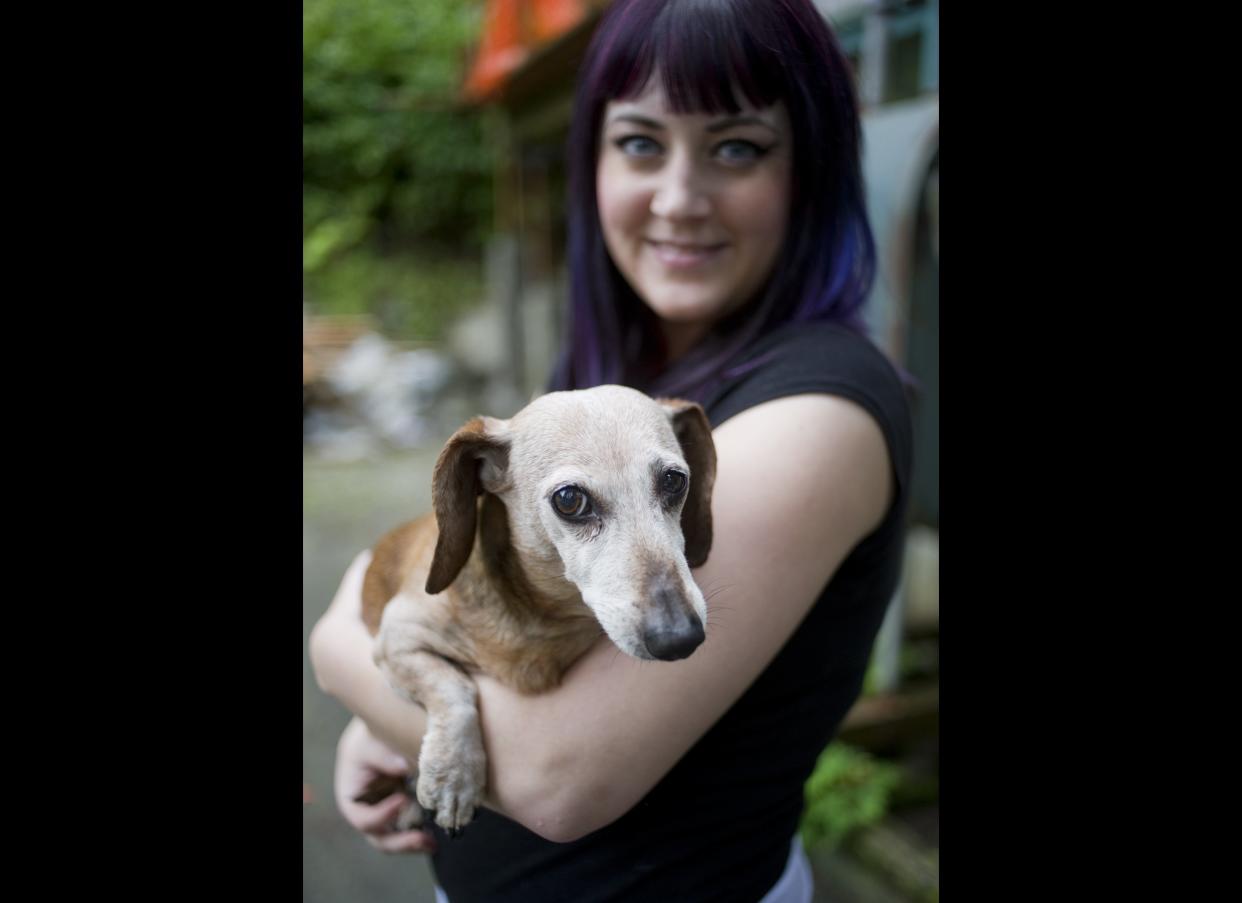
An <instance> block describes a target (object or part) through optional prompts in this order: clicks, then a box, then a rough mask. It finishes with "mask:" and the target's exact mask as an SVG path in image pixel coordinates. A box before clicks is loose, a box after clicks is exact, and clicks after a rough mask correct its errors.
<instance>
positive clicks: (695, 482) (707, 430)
mask: <svg viewBox="0 0 1242 903" xmlns="http://www.w3.org/2000/svg"><path fill="white" fill-rule="evenodd" d="M656 401H658V402H659V403H660V405H661V406H662V407H663V408H664V410H665V411H666V412H667V413H668V417H669V421H670V422H671V423H672V425H673V433H674V435H676V436H677V442H678V443H679V444H680V445H681V453H682V454H683V455H684V456H685V458H686V463H687V464H689V465H690V489H689V490H688V491H687V493H686V503H685V505H683V506H682V509H681V532H682V534H683V535H684V536H685V538H686V561H687V563H689V565H690V567H692V568H696V567H699V566H700V565H702V564H703V563H704V562H705V561H707V555H708V553H709V552H710V551H711V549H712V486H713V485H714V484H715V482H716V444H715V443H714V442H712V425H711V424H710V423H709V422H708V420H707V414H705V413H704V412H703V408H702V407H700V406H699V405H697V404H695V403H694V402H693V401H683V400H681V399H680V398H658V399H656Z"/></svg>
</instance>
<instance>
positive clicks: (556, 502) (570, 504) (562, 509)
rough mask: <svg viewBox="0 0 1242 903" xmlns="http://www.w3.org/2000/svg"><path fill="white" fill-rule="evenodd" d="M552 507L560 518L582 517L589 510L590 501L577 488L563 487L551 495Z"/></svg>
mask: <svg viewBox="0 0 1242 903" xmlns="http://www.w3.org/2000/svg"><path fill="white" fill-rule="evenodd" d="M552 507H553V508H555V509H556V513H557V514H559V515H561V517H582V516H584V515H586V514H588V513H590V510H591V500H590V499H589V498H588V497H587V494H586V493H585V492H583V491H582V490H581V489H579V488H578V487H577V486H565V487H562V488H561V489H558V490H556V492H554V493H553V494H552Z"/></svg>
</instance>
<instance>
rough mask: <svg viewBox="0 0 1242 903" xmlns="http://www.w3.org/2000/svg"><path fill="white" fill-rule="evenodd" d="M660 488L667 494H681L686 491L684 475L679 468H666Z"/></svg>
mask: <svg viewBox="0 0 1242 903" xmlns="http://www.w3.org/2000/svg"><path fill="white" fill-rule="evenodd" d="M660 488H662V489H663V490H664V492H665V493H666V494H668V495H671V496H678V495H681V494H682V493H683V492H685V491H686V475H685V474H684V473H682V472H681V471H679V470H666V471H664V478H663V479H662V480H661V486H660Z"/></svg>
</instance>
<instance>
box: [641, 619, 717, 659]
mask: <svg viewBox="0 0 1242 903" xmlns="http://www.w3.org/2000/svg"><path fill="white" fill-rule="evenodd" d="M704 636H705V634H704V633H703V622H702V621H700V620H699V616H698V615H696V614H694V613H693V612H692V613H690V615H689V616H688V617H686V618H685V619H684V620H683V621H682V623H680V624H677V625H674V626H668V625H659V626H655V627H652V626H650V625H648V626H647V627H646V629H645V630H644V631H643V642H644V643H645V644H646V645H647V651H648V652H650V653H651V654H652V656H653V657H655V658H658V659H660V660H661V661H665V662H675V661H677V660H678V659H683V658H686V657H687V656H688V655H690V653H691V652H693V651H694V650H695V649H698V648H699V644H700V643H702V642H703V638H704Z"/></svg>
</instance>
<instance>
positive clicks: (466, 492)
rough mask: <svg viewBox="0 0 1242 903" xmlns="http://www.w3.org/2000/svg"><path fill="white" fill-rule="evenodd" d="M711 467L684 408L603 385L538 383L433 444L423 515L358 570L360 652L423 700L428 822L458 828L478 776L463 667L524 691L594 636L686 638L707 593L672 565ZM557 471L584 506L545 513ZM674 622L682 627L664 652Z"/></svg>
mask: <svg viewBox="0 0 1242 903" xmlns="http://www.w3.org/2000/svg"><path fill="white" fill-rule="evenodd" d="M715 463H716V462H715V447H714V446H713V445H712V441H711V428H710V426H709V424H708V422H707V418H706V416H705V415H704V414H703V411H702V409H701V408H700V407H699V406H698V405H696V404H693V403H691V402H684V401H678V400H676V399H662V400H660V401H658V402H657V401H653V400H651V399H649V398H647V397H646V396H644V395H642V394H641V393H638V392H635V391H633V390H631V389H625V388H622V387H619V386H602V387H599V388H596V389H590V390H585V391H579V392H558V393H552V394H550V395H545V396H543V397H542V398H539V399H537V400H536V401H535V402H533V403H532V404H531V405H529V406H528V407H526V408H524V409H523V410H522V411H519V412H518V413H517V414H516V415H514V417H513V418H511V419H510V420H508V421H502V420H495V419H493V418H487V417H479V418H475V419H473V420H471V421H470V422H469V423H467V424H466V425H464V426H463V427H462V428H461V429H460V430H458V432H457V433H455V434H454V435H453V437H452V438H451V439H450V440H449V442H448V443H447V444H446V446H445V448H444V450H443V452H442V453H441V454H440V457H439V459H438V460H437V462H436V467H435V472H434V474H433V478H432V499H433V506H434V508H435V514H434V516H431V515H428V516H425V517H423V518H421V519H419V520H416V521H412V522H410V523H407V524H404V525H402V526H401V527H398V528H397V529H395V530H393V531H391V532H390V533H388V534H386V535H385V536H384V537H383V538H382V539H381V540H380V541H379V542H378V543H377V544H376V546H375V549H374V550H373V556H372V561H371V564H370V567H369V568H368V570H367V573H366V576H365V578H364V582H363V619H364V621H365V622H366V624H367V627H368V629H369V630H370V631H371V633H372V634H374V635H375V636H376V646H375V660H376V663H377V664H378V665H379V667H380V669H381V671H382V672H383V673H384V675H385V677H386V678H387V679H388V681H389V683H390V684H392V686H393V687H394V688H395V689H397V690H398V691H399V692H400V693H402V694H403V695H404V696H405V697H406V698H408V699H410V700H411V701H414V702H416V703H418V704H419V705H422V706H423V707H424V708H425V709H426V710H427V714H428V729H427V733H426V735H425V737H424V742H423V749H422V753H421V755H420V758H419V777H418V788H417V796H418V800H419V802H420V803H421V804H422V805H423V806H424V807H425V808H429V809H434V810H435V812H436V821H437V823H439V824H440V825H441V826H442V827H444V828H446V829H448V830H450V831H457V830H460V829H461V828H462V827H464V825H465V824H467V823H468V822H469V821H470V819H471V818H472V817H473V813H474V810H475V807H476V806H477V804H478V802H479V800H480V799H481V797H482V793H483V789H484V788H483V775H484V774H485V762H486V759H485V756H484V752H483V748H482V739H481V735H480V732H479V728H478V717H477V709H476V699H475V690H474V684H473V681H472V680H471V679H470V677H469V674H470V673H472V672H485V673H487V674H489V675H491V676H493V677H495V678H496V679H498V680H500V681H502V682H504V683H505V684H507V685H509V686H511V687H514V688H516V689H517V690H519V691H520V692H523V693H540V692H544V691H546V690H549V689H551V688H553V687H555V686H556V685H557V684H558V683H559V682H560V680H561V678H562V677H563V675H564V673H565V671H566V670H567V669H568V668H569V666H570V665H571V664H572V663H573V662H574V661H575V660H576V659H577V658H578V657H580V656H581V655H582V654H583V653H584V652H585V651H586V650H587V649H588V648H589V647H590V646H591V645H592V644H593V643H594V642H595V641H596V640H597V639H598V638H599V637H600V635H601V633H604V632H606V633H607V634H608V635H609V637H610V638H611V639H612V640H613V641H614V642H615V643H616V644H617V645H618V647H619V648H620V649H621V650H622V651H624V652H626V653H628V654H630V655H634V656H636V657H639V658H646V659H650V658H670V659H671V658H679V657H683V655H684V654H689V652H688V651H685V649H687V648H688V649H693V646H694V645H696V644H697V642H700V641H701V639H702V630H703V629H704V628H703V625H705V623H706V605H705V602H704V601H703V597H702V593H701V592H700V591H699V589H698V587H697V586H696V585H695V584H694V581H693V579H692V578H691V576H690V572H689V567H690V566H698V565H700V564H702V563H703V561H705V560H706V558H707V554H708V551H709V550H710V547H711V488H712V483H713V480H714V477H715ZM669 469H673V470H677V471H680V472H683V473H688V475H689V488H688V490H687V491H686V493H685V495H684V503H682V502H680V501H677V500H676V499H673V498H670V497H669V496H668V495H667V493H665V492H664V491H663V490H662V489H661V488H660V487H661V486H662V485H663V483H662V482H661V480H662V479H663V476H664V475H665V474H666V473H667V471H668V470H669ZM570 484H572V485H574V486H579V487H581V488H582V489H583V491H586V492H588V493H589V494H590V496H591V498H592V504H593V505H594V506H595V516H593V517H591V518H588V519H587V520H585V521H567V520H566V519H565V518H563V517H560V516H559V515H557V514H556V513H555V511H554V509H553V507H552V505H551V499H552V497H553V495H554V493H555V491H556V490H557V488H558V487H563V486H565V485H570ZM678 509H680V511H678ZM694 622H697V623H699V625H700V626H699V628H698V633H697V635H696V634H695V632H694V628H693V626H692V624H693V623H694ZM653 631H655V632H654V633H653ZM666 631H667V632H666ZM674 634H676V635H677V636H681V637H688V639H685V640H684V645H683V646H679V647H678V648H677V649H676V650H673V651H669V650H667V649H663V647H662V646H661V645H659V644H660V643H661V642H666V641H667V640H662V638H665V637H667V636H671V635H674ZM662 649H663V651H661V650H662ZM653 650H654V651H653Z"/></svg>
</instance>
